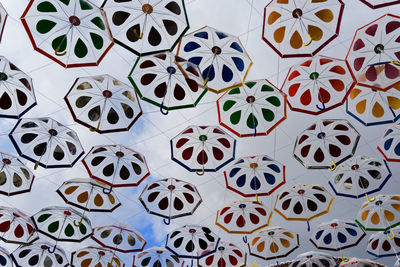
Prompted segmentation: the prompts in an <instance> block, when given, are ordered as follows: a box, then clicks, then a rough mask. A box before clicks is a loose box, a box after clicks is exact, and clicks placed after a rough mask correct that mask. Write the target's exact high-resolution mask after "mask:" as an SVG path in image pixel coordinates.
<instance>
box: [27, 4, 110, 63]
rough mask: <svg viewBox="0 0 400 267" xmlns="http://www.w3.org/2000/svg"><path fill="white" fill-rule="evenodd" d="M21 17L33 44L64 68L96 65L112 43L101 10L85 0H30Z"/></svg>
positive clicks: (37, 49)
mask: <svg viewBox="0 0 400 267" xmlns="http://www.w3.org/2000/svg"><path fill="white" fill-rule="evenodd" d="M21 21H22V24H23V25H24V27H25V30H26V32H27V33H28V36H29V39H30V40H31V42H32V45H33V48H34V49H35V50H36V51H38V52H39V53H41V54H43V55H45V56H47V57H48V58H50V59H52V60H53V61H55V62H57V63H58V64H60V65H61V66H63V67H65V68H72V67H86V66H97V65H99V64H100V61H101V60H102V59H103V57H104V56H105V55H106V54H107V52H108V51H109V50H110V49H111V47H112V46H113V44H114V42H113V40H112V36H111V33H110V30H109V28H108V24H107V19H106V16H105V14H104V12H103V11H102V10H101V9H99V8H98V7H97V6H95V5H93V4H92V3H91V2H89V1H87V0H79V1H78V0H72V1H61V2H60V1H56V0H30V2H29V4H28V6H27V8H26V9H25V11H24V13H23V14H22V16H21Z"/></svg>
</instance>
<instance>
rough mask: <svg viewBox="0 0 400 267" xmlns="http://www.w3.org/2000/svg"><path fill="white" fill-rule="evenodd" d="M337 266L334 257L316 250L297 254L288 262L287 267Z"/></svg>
mask: <svg viewBox="0 0 400 267" xmlns="http://www.w3.org/2000/svg"><path fill="white" fill-rule="evenodd" d="M317 266H324V267H337V266H338V264H337V263H336V260H335V258H334V257H332V256H331V255H329V254H326V253H322V252H317V251H308V252H305V253H302V254H300V255H297V257H296V259H295V260H294V261H293V262H292V263H290V265H289V267H317Z"/></svg>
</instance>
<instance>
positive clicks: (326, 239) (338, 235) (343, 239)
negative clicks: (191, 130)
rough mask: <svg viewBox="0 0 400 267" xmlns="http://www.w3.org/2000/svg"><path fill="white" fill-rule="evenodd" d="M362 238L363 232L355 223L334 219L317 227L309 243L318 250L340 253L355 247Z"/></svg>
mask: <svg viewBox="0 0 400 267" xmlns="http://www.w3.org/2000/svg"><path fill="white" fill-rule="evenodd" d="M364 236H365V232H364V230H363V229H361V228H360V227H359V226H358V225H357V224H356V223H354V222H352V221H343V220H339V219H334V220H332V221H329V222H324V223H321V224H320V225H318V227H317V229H316V230H315V232H314V233H313V234H312V235H311V238H310V241H311V243H312V244H313V245H314V246H315V247H316V248H318V249H324V250H333V251H339V250H340V251H341V250H342V249H346V248H349V247H354V246H357V245H358V244H359V243H360V241H361V240H362V239H363V238H364Z"/></svg>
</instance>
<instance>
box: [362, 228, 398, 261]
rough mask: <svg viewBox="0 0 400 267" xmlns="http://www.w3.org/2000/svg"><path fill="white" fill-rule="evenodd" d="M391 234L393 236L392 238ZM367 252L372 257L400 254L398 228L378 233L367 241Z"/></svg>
mask: <svg viewBox="0 0 400 267" xmlns="http://www.w3.org/2000/svg"><path fill="white" fill-rule="evenodd" d="M392 234H393V236H392ZM367 252H368V253H369V254H371V255H372V256H374V257H379V258H380V257H392V256H396V255H399V254H400V228H399V226H397V227H395V228H393V229H391V230H390V231H380V232H376V233H375V234H372V235H371V236H370V237H369V239H368V245H367Z"/></svg>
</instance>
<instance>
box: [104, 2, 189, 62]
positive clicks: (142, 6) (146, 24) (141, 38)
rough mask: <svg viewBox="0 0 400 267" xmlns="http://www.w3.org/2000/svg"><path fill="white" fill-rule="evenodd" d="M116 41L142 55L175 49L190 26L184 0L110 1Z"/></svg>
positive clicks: (107, 7)
mask: <svg viewBox="0 0 400 267" xmlns="http://www.w3.org/2000/svg"><path fill="white" fill-rule="evenodd" d="M101 7H102V9H103V10H104V11H105V12H106V13H107V16H108V18H109V22H110V28H111V32H112V34H113V37H114V41H115V42H116V43H117V44H119V45H120V46H122V47H124V48H126V49H128V50H129V51H131V52H133V53H135V54H136V55H138V56H144V55H148V54H154V53H158V52H162V51H167V50H170V51H172V50H173V49H174V47H175V46H176V44H177V43H178V41H179V39H180V38H181V37H182V36H183V35H184V34H185V32H186V31H187V30H188V29H189V21H188V18H187V15H186V9H185V4H184V1H183V0H149V1H146V2H139V1H135V0H124V1H114V0H106V1H104V3H103V5H102V6H101Z"/></svg>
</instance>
